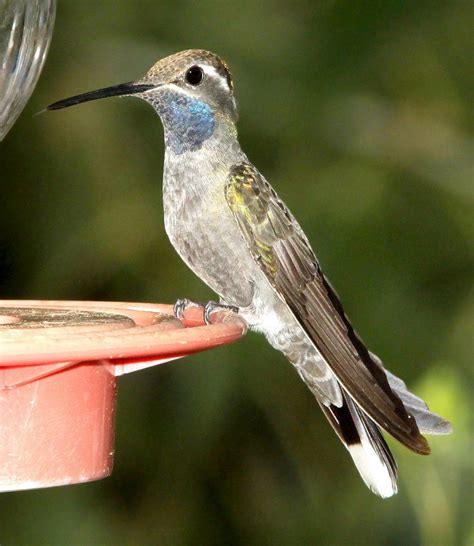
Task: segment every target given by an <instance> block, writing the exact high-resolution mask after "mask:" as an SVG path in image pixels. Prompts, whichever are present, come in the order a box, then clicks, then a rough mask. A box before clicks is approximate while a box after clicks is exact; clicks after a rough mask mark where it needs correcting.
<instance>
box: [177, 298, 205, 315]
mask: <svg viewBox="0 0 474 546" xmlns="http://www.w3.org/2000/svg"><path fill="white" fill-rule="evenodd" d="M191 307H204V305H203V304H202V303H198V302H196V301H192V300H188V298H180V299H179V300H177V301H176V303H175V304H174V306H173V313H174V316H175V317H176V318H177V319H179V320H183V317H184V313H185V311H186V310H187V309H190V308H191Z"/></svg>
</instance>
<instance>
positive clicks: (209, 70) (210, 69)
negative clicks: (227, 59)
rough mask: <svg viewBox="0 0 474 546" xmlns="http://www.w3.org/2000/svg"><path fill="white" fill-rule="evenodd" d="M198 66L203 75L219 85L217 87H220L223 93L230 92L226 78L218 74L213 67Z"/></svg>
mask: <svg viewBox="0 0 474 546" xmlns="http://www.w3.org/2000/svg"><path fill="white" fill-rule="evenodd" d="M199 66H200V68H202V71H203V72H204V74H206V76H209V77H211V78H213V79H214V80H216V81H217V82H218V83H219V85H220V86H221V87H222V89H224V91H227V92H229V91H230V89H229V83H228V82H227V78H226V77H225V76H223V75H222V74H220V73H219V72H218V71H217V69H216V68H215V67H214V66H209V65H206V64H203V65H199Z"/></svg>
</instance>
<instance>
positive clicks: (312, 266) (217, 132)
mask: <svg viewBox="0 0 474 546" xmlns="http://www.w3.org/2000/svg"><path fill="white" fill-rule="evenodd" d="M117 95H126V96H128V95H136V96H137V97H139V98H141V99H143V100H145V101H146V102H148V103H149V104H151V105H152V106H153V108H154V109H155V110H156V112H157V113H158V115H159V116H160V118H161V121H162V123H163V127H164V135H165V145H166V148H165V161H164V174H163V200H164V213H165V228H166V232H167V234H168V236H169V238H170V241H171V243H172V244H173V246H174V247H175V248H176V250H177V251H178V253H179V255H180V256H181V258H182V259H183V260H184V261H185V262H186V264H187V265H188V266H189V267H190V268H191V269H192V270H193V271H194V272H195V273H196V275H198V276H199V277H200V278H201V279H202V280H203V281H204V282H205V283H206V284H208V285H209V286H210V287H211V288H212V289H213V290H214V291H215V292H217V294H218V295H219V297H220V303H221V305H225V306H233V307H236V308H237V309H238V312H239V313H240V314H241V315H242V317H243V318H244V319H245V320H246V321H247V322H248V324H249V325H250V327H251V328H252V329H254V330H256V331H258V332H262V333H263V334H264V335H265V337H266V338H267V340H268V341H269V343H270V344H271V345H272V346H273V347H274V348H276V349H278V350H279V351H281V352H282V353H283V354H284V355H285V356H286V357H287V359H288V360H289V361H290V362H291V364H293V366H294V367H295V369H296V370H297V372H298V373H299V375H300V377H301V378H302V379H303V381H304V382H305V383H306V385H307V386H308V387H309V389H310V390H311V392H312V393H313V394H314V396H315V397H316V400H317V401H318V403H319V405H320V406H321V409H322V410H323V413H324V414H325V416H326V417H327V419H328V420H329V422H330V424H331V426H332V427H333V428H334V430H335V431H336V433H337V435H338V436H339V438H340V439H341V441H342V442H343V444H344V445H345V447H346V448H347V449H348V450H349V453H350V454H351V456H352V458H353V460H354V463H355V465H356V467H357V469H358V471H359V472H360V474H361V476H362V478H363V480H364V482H365V483H366V484H367V486H368V487H369V488H370V489H371V490H372V491H373V492H374V493H376V494H378V495H380V496H381V497H390V496H391V495H393V494H395V493H396V492H397V483H396V480H397V465H396V463H395V460H394V458H393V456H392V454H391V452H390V449H389V447H388V446H387V444H386V443H385V440H384V439H383V436H382V434H381V431H380V429H384V430H385V431H387V432H388V433H389V434H391V435H392V436H393V437H394V438H396V439H397V440H399V441H400V442H401V443H402V444H404V445H405V446H407V447H408V448H409V449H411V450H412V451H415V452H416V453H420V454H423V455H426V454H428V453H430V448H429V446H428V443H427V441H426V439H425V438H424V436H422V433H426V434H448V433H449V432H450V431H451V425H450V424H449V423H448V422H447V421H445V420H444V419H443V418H441V417H439V416H438V415H436V414H434V413H431V412H430V411H429V409H428V406H427V405H426V403H425V402H424V401H423V400H421V399H420V398H418V397H417V396H415V395H414V394H412V393H411V392H409V391H408V389H407V387H406V385H405V383H404V382H403V381H402V380H401V379H399V378H398V377H396V376H395V375H393V374H392V373H391V372H389V371H388V370H387V369H385V368H384V367H383V365H382V362H381V360H380V359H379V358H378V357H377V356H376V355H374V354H373V353H371V352H370V351H369V350H368V349H367V347H366V346H365V345H364V343H363V341H362V340H361V339H360V337H359V336H358V335H357V334H356V332H355V331H354V329H353V327H352V325H351V323H350V322H349V319H348V318H347V316H346V314H345V313H344V310H343V307H342V305H341V302H340V300H339V297H338V296H337V294H336V292H335V291H334V289H333V288H332V286H331V285H330V283H329V281H328V280H327V279H326V277H325V276H324V274H323V273H322V271H321V267H320V265H319V262H318V259H317V258H316V256H315V254H314V252H313V250H312V249H311V246H310V243H309V241H308V239H307V238H306V236H305V234H304V233H303V230H302V229H301V227H300V226H299V224H298V222H297V221H296V219H295V218H294V216H293V215H292V214H291V212H290V211H289V210H288V208H287V207H286V205H285V204H284V203H283V201H282V200H281V199H280V198H279V196H278V195H277V193H276V192H275V190H274V189H273V188H272V186H271V185H270V184H269V183H268V182H267V180H265V178H264V177H263V176H262V175H261V174H260V172H259V171H258V170H257V169H256V168H255V167H254V166H253V165H252V163H250V161H249V160H248V158H247V156H246V155H245V153H244V152H243V151H242V149H241V147H240V144H239V141H238V139H237V129H236V122H237V106H236V102H235V98H234V84H233V80H232V76H231V74H230V71H229V68H228V67H227V65H226V63H225V62H224V61H222V60H221V59H220V58H219V57H218V56H217V55H214V54H213V53H210V52H208V51H204V50H199V49H191V50H187V51H182V52H180V53H176V54H175V55H171V56H169V57H166V58H165V59H162V60H160V61H158V62H157V63H156V64H155V65H154V66H152V68H151V69H150V70H149V71H148V72H147V74H146V75H145V76H144V77H143V78H141V79H139V80H137V81H136V82H130V83H125V84H120V85H117V86H113V87H107V88H105V89H100V90H97V91H91V92H89V93H84V94H82V95H77V96H75V97H71V98H68V99H65V100H62V101H59V102H56V103H54V104H52V105H50V106H49V107H48V109H49V110H56V109H59V108H65V107H68V106H72V105H74V104H78V103H81V102H85V101H90V100H95V99H99V98H103V97H110V96H117ZM214 309H215V304H214V305H213V304H208V306H207V308H206V310H207V312H211V311H212V310H214Z"/></svg>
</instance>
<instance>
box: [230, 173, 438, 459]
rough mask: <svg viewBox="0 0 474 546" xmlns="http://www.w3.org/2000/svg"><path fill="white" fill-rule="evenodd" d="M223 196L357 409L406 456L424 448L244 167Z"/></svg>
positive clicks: (302, 246)
mask: <svg viewBox="0 0 474 546" xmlns="http://www.w3.org/2000/svg"><path fill="white" fill-rule="evenodd" d="M225 194H226V199H227V202H228V204H229V206H230V208H231V210H232V212H233V214H234V217H235V219H236V221H237V223H238V225H239V227H240V230H241V233H242V236H243V238H244V239H245V241H246V243H247V246H248V248H249V250H250V252H251V253H252V256H253V258H254V259H255V261H256V262H257V263H258V264H259V265H260V267H261V269H262V271H263V272H264V274H265V275H266V277H267V278H268V280H269V281H270V283H271V284H272V286H273V287H274V289H275V290H276V292H277V293H278V294H279V295H280V297H281V298H282V299H283V300H284V301H285V302H286V303H287V305H288V306H289V308H290V309H291V311H292V313H293V314H294V316H295V318H296V319H297V320H298V322H299V323H300V324H301V326H302V327H303V329H304V330H305V332H306V334H307V335H308V337H309V338H310V340H311V341H312V343H313V344H314V345H315V347H316V348H317V349H318V351H319V352H320V353H321V355H322V357H323V358H324V360H325V361H326V363H327V364H328V366H329V367H330V368H331V369H332V371H333V372H334V374H335V375H336V377H337V378H338V380H339V382H340V383H341V385H342V387H343V388H344V390H345V391H346V392H347V393H348V394H349V395H350V396H351V397H352V398H353V399H354V401H355V402H356V403H357V405H358V406H359V408H360V409H361V410H362V411H363V412H364V413H366V414H367V415H368V416H369V417H370V418H371V419H373V420H374V421H375V422H376V423H377V424H378V425H379V426H381V427H382V428H384V429H385V430H386V431H387V432H389V433H390V434H392V435H393V436H394V437H395V438H397V439H398V440H399V441H400V442H402V443H403V444H405V445H406V446H407V447H408V448H410V449H412V450H413V451H415V452H417V453H421V454H428V453H429V452H430V448H429V446H428V443H427V441H426V439H425V438H424V437H423V436H422V435H421V433H420V431H419V429H418V426H417V424H416V421H415V419H414V418H413V416H412V415H411V414H409V413H408V412H407V410H406V409H405V406H404V405H403V402H402V401H401V399H400V398H399V396H398V395H397V394H396V393H395V392H394V391H393V390H392V388H391V387H390V385H389V382H388V380H387V376H386V374H385V372H384V369H383V367H382V366H381V365H380V364H379V363H378V362H376V361H375V360H374V359H373V358H372V355H371V353H370V352H369V351H368V350H367V348H366V346H365V345H364V343H363V342H362V341H361V339H360V338H359V336H358V335H357V334H356V332H355V331H354V329H353V328H352V325H351V324H350V322H349V319H348V318H347V316H346V314H345V313H344V309H343V307H342V305H341V302H340V300H339V298H338V296H337V294H336V292H335V290H334V289H333V288H332V286H331V285H330V283H329V281H328V280H327V279H326V277H325V276H324V274H323V273H322V271H321V268H320V266H319V263H318V260H317V258H316V256H315V255H314V253H313V251H312V249H311V246H310V244H309V242H308V240H307V239H306V237H305V235H304V233H303V231H302V230H301V228H300V227H299V225H298V223H297V222H296V220H295V219H294V217H293V216H292V215H291V213H290V212H289V210H288V209H287V207H286V206H285V205H284V204H283V202H282V201H281V200H280V199H279V198H278V196H277V194H276V192H275V191H274V190H273V188H272V187H271V186H270V185H269V184H268V182H267V181H266V180H265V179H264V178H263V177H262V175H260V173H259V172H258V171H257V170H256V169H255V167H253V166H252V165H250V164H249V163H239V164H237V165H235V166H234V167H233V168H232V169H231V172H230V175H229V178H228V181H227V184H226V188H225Z"/></svg>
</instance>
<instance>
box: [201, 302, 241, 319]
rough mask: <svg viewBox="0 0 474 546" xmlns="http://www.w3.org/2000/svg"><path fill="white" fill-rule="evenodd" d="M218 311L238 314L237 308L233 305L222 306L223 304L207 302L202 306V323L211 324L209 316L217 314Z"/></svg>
mask: <svg viewBox="0 0 474 546" xmlns="http://www.w3.org/2000/svg"><path fill="white" fill-rule="evenodd" d="M219 311H230V312H232V313H238V312H239V308H238V307H236V306H235V305H224V304H223V303H216V302H215V301H208V302H207V303H206V305H205V306H204V322H205V323H206V324H211V315H212V314H213V313H218V312H219Z"/></svg>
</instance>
